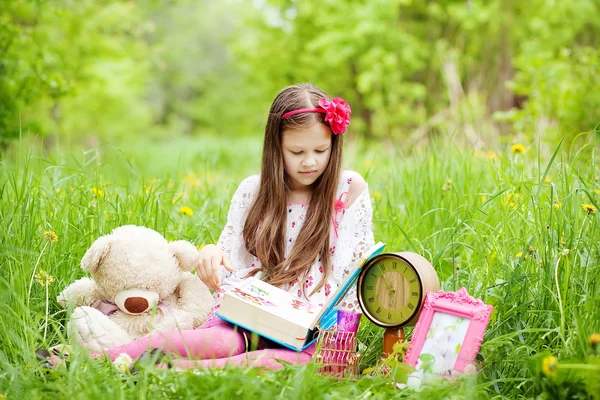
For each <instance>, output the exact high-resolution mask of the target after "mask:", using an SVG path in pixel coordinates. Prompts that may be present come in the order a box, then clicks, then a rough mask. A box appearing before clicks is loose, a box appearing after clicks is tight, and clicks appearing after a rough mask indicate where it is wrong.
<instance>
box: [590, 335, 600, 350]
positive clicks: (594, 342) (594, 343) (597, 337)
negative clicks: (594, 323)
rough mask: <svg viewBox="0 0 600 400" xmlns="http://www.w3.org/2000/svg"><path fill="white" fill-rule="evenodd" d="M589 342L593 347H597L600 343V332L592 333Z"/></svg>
mask: <svg viewBox="0 0 600 400" xmlns="http://www.w3.org/2000/svg"><path fill="white" fill-rule="evenodd" d="M589 342H590V344H591V345H592V347H593V348H596V346H598V344H599V343H600V333H594V334H592V336H590V340H589Z"/></svg>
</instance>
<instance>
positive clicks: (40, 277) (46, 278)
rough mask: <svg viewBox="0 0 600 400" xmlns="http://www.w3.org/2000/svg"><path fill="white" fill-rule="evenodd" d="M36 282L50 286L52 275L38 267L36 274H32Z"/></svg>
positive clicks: (43, 285)
mask: <svg viewBox="0 0 600 400" xmlns="http://www.w3.org/2000/svg"><path fill="white" fill-rule="evenodd" d="M34 277H35V280H36V282H37V283H38V284H39V285H40V286H41V287H46V286H50V285H51V284H52V282H54V277H53V276H52V275H50V274H48V273H47V272H46V271H45V270H43V269H40V270H39V272H38V273H37V274H35V275H34Z"/></svg>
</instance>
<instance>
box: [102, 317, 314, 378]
mask: <svg viewBox="0 0 600 400" xmlns="http://www.w3.org/2000/svg"><path fill="white" fill-rule="evenodd" d="M249 341H250V335H249V334H246V333H245V331H243V330H239V329H236V328H234V327H233V326H232V325H231V324H229V323H227V322H225V321H223V320H221V319H220V318H218V317H215V318H212V319H210V320H209V321H207V322H206V323H204V325H202V326H201V327H200V328H198V329H195V330H186V331H172V332H164V333H158V334H155V335H152V336H148V337H145V338H142V339H138V340H136V341H134V342H131V343H127V344H125V345H123V346H119V347H114V348H112V349H109V350H107V351H106V354H108V356H109V357H110V358H111V360H114V359H115V358H117V357H118V356H119V354H123V353H125V354H128V355H129V356H130V357H132V358H134V359H135V358H137V357H139V356H140V355H141V354H142V353H143V352H144V351H146V350H148V349H151V348H157V349H161V350H162V351H164V352H166V353H173V354H175V355H178V356H181V357H187V358H188V359H176V360H173V364H174V365H175V367H176V368H179V369H191V368H222V367H225V366H226V365H235V366H243V367H246V366H248V367H263V368H268V369H279V368H281V367H283V364H282V363H280V362H279V361H284V362H287V363H290V364H306V363H308V362H309V361H310V360H311V359H312V356H313V353H314V351H315V348H314V346H310V347H309V348H307V349H306V350H304V351H302V352H296V351H293V350H288V349H285V348H275V345H274V344H273V343H272V342H268V341H266V340H263V339H260V340H259V342H258V349H259V350H254V351H246V350H247V345H248V344H249Z"/></svg>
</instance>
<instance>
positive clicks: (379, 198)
mask: <svg viewBox="0 0 600 400" xmlns="http://www.w3.org/2000/svg"><path fill="white" fill-rule="evenodd" d="M373 197H374V198H375V200H377V201H379V200H381V193H379V192H377V191H375V192H373Z"/></svg>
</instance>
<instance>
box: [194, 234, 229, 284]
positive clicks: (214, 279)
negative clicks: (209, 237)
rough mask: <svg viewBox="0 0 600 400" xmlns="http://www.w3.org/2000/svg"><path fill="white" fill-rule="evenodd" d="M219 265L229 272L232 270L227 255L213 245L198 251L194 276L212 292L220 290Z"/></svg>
mask: <svg viewBox="0 0 600 400" xmlns="http://www.w3.org/2000/svg"><path fill="white" fill-rule="evenodd" d="M221 265H223V266H224V267H225V269H226V270H227V271H229V272H233V271H234V268H233V266H232V265H231V262H230V261H229V257H227V254H225V253H224V252H223V250H221V249H220V248H218V247H217V246H215V245H214V244H209V245H206V246H204V247H203V248H202V250H200V253H199V254H198V259H197V262H196V274H197V275H198V278H200V280H201V281H202V282H204V284H205V285H206V286H208V287H209V288H211V289H214V290H221V274H220V269H221Z"/></svg>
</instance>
